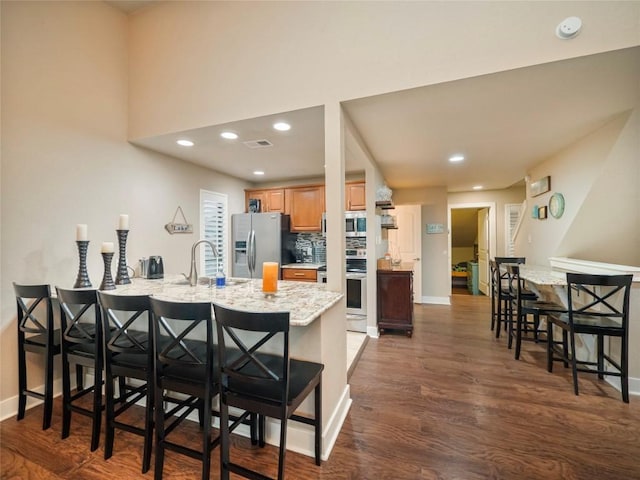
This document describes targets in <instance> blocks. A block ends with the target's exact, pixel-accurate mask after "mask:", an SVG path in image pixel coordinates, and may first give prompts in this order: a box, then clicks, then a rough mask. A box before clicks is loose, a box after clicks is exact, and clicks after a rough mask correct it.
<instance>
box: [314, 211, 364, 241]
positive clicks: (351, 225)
mask: <svg viewBox="0 0 640 480" xmlns="http://www.w3.org/2000/svg"><path fill="white" fill-rule="evenodd" d="M344 217H345V224H344V232H345V236H347V237H366V236H367V213H366V212H364V211H362V212H360V211H352V212H344ZM326 233H327V219H326V214H325V213H323V214H322V234H323V235H326Z"/></svg>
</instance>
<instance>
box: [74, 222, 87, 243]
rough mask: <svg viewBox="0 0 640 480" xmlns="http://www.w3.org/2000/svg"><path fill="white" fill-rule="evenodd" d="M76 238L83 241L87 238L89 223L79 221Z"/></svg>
mask: <svg viewBox="0 0 640 480" xmlns="http://www.w3.org/2000/svg"><path fill="white" fill-rule="evenodd" d="M76 240H78V241H83V240H87V224H86V223H79V224H78V225H77V226H76Z"/></svg>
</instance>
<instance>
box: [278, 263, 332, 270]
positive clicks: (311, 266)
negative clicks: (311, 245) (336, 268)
mask: <svg viewBox="0 0 640 480" xmlns="http://www.w3.org/2000/svg"><path fill="white" fill-rule="evenodd" d="M325 265H326V263H288V264H286V265H282V268H300V269H303V270H317V269H319V268H320V267H324V266H325Z"/></svg>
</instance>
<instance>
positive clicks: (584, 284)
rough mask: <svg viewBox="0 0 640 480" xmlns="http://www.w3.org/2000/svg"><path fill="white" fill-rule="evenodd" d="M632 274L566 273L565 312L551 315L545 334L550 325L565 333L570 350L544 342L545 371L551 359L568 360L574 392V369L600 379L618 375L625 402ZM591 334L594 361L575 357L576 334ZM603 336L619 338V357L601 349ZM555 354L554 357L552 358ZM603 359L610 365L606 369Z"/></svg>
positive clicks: (550, 329) (627, 393) (576, 388)
mask: <svg viewBox="0 0 640 480" xmlns="http://www.w3.org/2000/svg"><path fill="white" fill-rule="evenodd" d="M632 281H633V275H591V274H583V273H567V288H568V291H567V300H568V311H567V313H563V314H559V315H551V316H550V317H549V320H550V321H549V322H548V324H547V336H548V337H549V338H552V335H553V326H554V325H556V326H558V327H560V328H561V329H562V331H563V332H568V334H569V343H570V344H571V348H570V351H569V349H568V348H567V346H566V344H565V345H564V346H563V348H562V350H560V351H559V352H558V351H557V349H556V348H555V345H554V344H552V342H548V344H547V370H549V372H551V371H552V370H553V361H554V360H556V359H557V360H562V361H564V362H565V363H566V362H570V363H571V369H572V373H573V391H574V393H575V394H576V395H578V372H583V373H591V374H596V375H598V378H600V379H603V378H604V376H605V375H611V376H615V377H620V387H621V390H622V400H623V401H624V402H625V403H629V366H628V363H629V296H630V292H631V283H632ZM577 334H584V335H594V336H595V337H596V339H597V342H596V347H597V352H596V361H595V362H594V361H591V360H590V359H584V360H578V359H577V355H576V335H577ZM604 337H617V338H619V339H620V358H619V359H614V358H613V357H612V356H611V355H609V354H607V353H605V351H604ZM556 355H558V357H556ZM605 360H606V361H607V362H608V364H609V365H610V366H611V367H612V368H607V366H606V365H605Z"/></svg>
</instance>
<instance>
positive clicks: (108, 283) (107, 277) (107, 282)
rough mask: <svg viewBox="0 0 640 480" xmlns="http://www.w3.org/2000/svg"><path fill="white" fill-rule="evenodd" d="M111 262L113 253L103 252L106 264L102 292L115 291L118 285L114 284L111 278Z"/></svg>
mask: <svg viewBox="0 0 640 480" xmlns="http://www.w3.org/2000/svg"><path fill="white" fill-rule="evenodd" d="M111 260H113V252H102V261H103V262H104V275H103V277H102V283H101V284H100V290H115V288H116V284H115V283H113V277H112V276H111Z"/></svg>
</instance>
